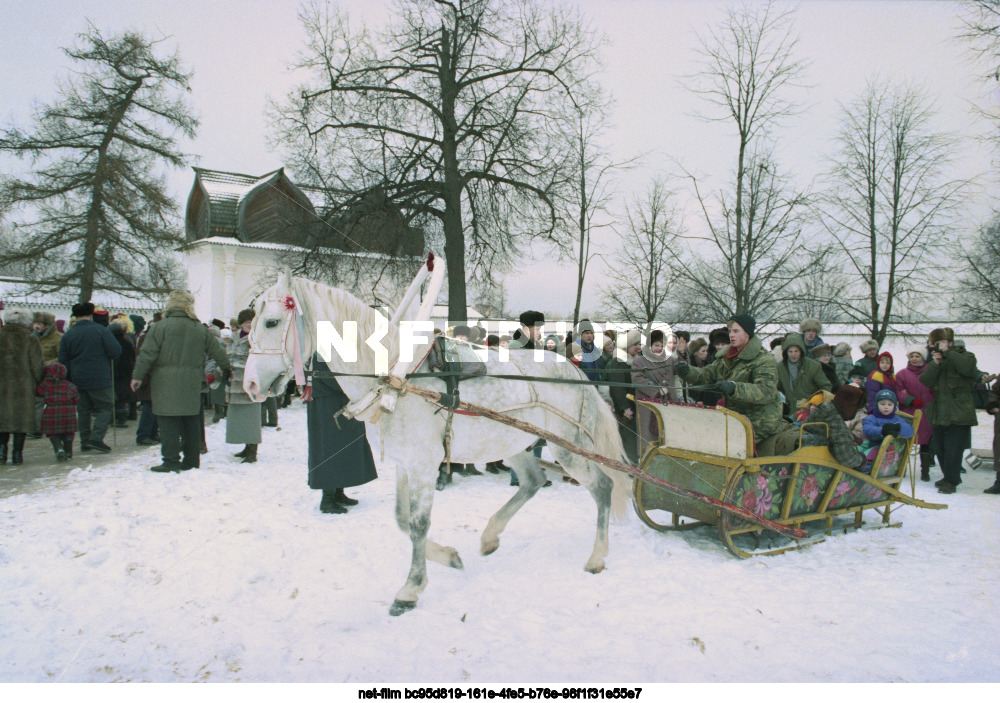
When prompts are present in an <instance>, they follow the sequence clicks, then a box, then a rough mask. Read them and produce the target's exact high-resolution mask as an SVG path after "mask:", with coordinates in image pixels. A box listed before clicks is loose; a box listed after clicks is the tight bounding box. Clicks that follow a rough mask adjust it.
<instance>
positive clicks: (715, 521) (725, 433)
mask: <svg viewBox="0 0 1000 703" xmlns="http://www.w3.org/2000/svg"><path fill="white" fill-rule="evenodd" d="M635 402H636V403H637V404H638V405H640V406H641V407H643V408H644V409H646V410H648V411H650V412H651V413H653V417H655V419H656V423H657V425H658V429H659V432H658V438H657V439H656V440H653V441H651V440H650V434H651V433H650V432H649V431H648V430H647V431H646V432H643V428H641V427H640V437H639V442H640V443H639V446H640V448H642V451H641V457H640V461H639V466H640V469H642V470H644V471H645V472H648V473H649V474H651V475H652V476H655V477H658V478H661V479H663V480H665V481H668V482H670V483H671V484H675V485H679V486H682V487H684V488H687V489H690V490H693V491H696V492H698V493H702V494H704V495H707V496H711V497H715V498H718V499H719V500H721V501H723V502H725V503H728V504H730V505H734V506H739V507H742V508H744V509H746V510H748V511H750V512H752V513H754V514H755V515H757V516H759V517H762V518H766V519H769V520H772V521H774V522H777V523H779V524H781V525H787V526H790V527H796V528H802V529H804V530H806V531H807V532H808V533H809V538H807V539H805V540H800V541H797V542H794V541H792V540H788V539H786V538H784V537H783V536H782V535H780V534H777V533H774V532H772V531H762V530H761V528H760V526H759V525H755V524H752V523H749V522H746V521H744V520H742V519H740V518H739V517H738V516H735V515H733V514H731V513H727V512H724V511H720V510H718V509H717V508H713V507H712V506H710V505H706V504H704V503H702V502H699V501H695V500H691V499H690V498H687V497H684V496H681V495H678V494H677V493H676V492H671V491H667V490H664V489H662V488H660V487H658V486H656V485H653V484H650V483H649V482H646V481H642V480H638V479H637V480H636V481H635V486H634V488H635V509H636V512H637V513H638V515H639V517H640V518H641V519H642V521H643V522H645V523H646V524H647V525H649V526H650V527H653V528H654V529H657V530H682V529H690V528H694V527H698V526H702V525H715V526H716V527H717V528H718V531H719V536H720V538H721V539H722V542H723V544H725V545H726V548H727V549H728V550H729V551H730V552H732V553H733V554H735V555H736V556H738V557H750V556H755V555H760V554H778V553H781V552H784V551H786V550H789V549H796V548H799V547H802V546H804V545H807V544H813V543H816V542H820V541H822V540H823V539H824V538H825V536H826V535H829V534H832V533H833V531H834V530H845V531H846V530H850V529H860V528H862V527H874V526H879V527H884V526H898V524H895V525H892V524H891V523H890V514H891V513H892V511H893V506H897V504H902V505H916V506H919V507H922V508H934V509H940V508H946V507H947V506H946V505H941V504H932V503H926V502H924V501H921V500H917V499H916V498H915V497H913V496H912V495H906V494H905V493H903V492H902V490H901V488H902V483H903V479H904V477H905V475H906V471H907V467H908V465H909V461H910V455H911V451H912V448H913V441H914V440H913V438H911V439H909V440H906V439H902V438H900V437H886V438H885V439H884V440H883V442H882V445H881V447H880V448H879V451H878V454H877V456H876V457H875V459H874V462H873V463H872V465H871V473H870V474H868V473H864V472H861V471H855V470H852V469H850V468H848V467H846V466H843V465H841V464H838V463H837V462H836V461H835V460H834V458H833V456H832V455H831V454H830V450H829V449H828V448H827V447H825V446H823V447H802V448H800V449H797V450H796V451H794V452H793V453H791V454H788V455H785V456H771V457H755V456H754V440H753V428H752V427H751V425H750V422H749V421H748V420H747V419H746V418H745V417H744V416H742V415H740V414H738V413H735V412H732V411H731V410H726V409H724V408H717V409H716V408H712V409H710V408H699V407H691V406H681V405H661V404H658V403H651V402H646V401H643V400H636V401H635ZM900 415H902V413H900ZM904 419H906V420H908V421H910V422H912V423H913V425H914V426H916V425H917V424H919V422H920V411H919V410H918V411H917V413H916V415H915V416H913V417H910V416H904ZM640 424H643V423H640ZM912 488H913V487H912V484H911V492H912ZM865 511H869V514H872V513H875V514H877V515H878V516H879V520H876V521H875V524H872V525H866V523H865V521H864V515H865Z"/></svg>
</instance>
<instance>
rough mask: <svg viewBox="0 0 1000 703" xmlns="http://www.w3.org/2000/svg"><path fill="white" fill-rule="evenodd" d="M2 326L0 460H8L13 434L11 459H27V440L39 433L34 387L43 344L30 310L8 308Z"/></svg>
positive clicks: (18, 461)
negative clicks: (25, 446) (33, 324)
mask: <svg viewBox="0 0 1000 703" xmlns="http://www.w3.org/2000/svg"><path fill="white" fill-rule="evenodd" d="M3 323H4V324H3V327H2V328H0V464H6V463H7V445H8V443H9V442H10V440H11V435H13V439H14V443H13V447H12V449H11V454H10V459H11V463H12V464H13V465H15V466H17V465H19V464H21V463H23V461H24V440H25V438H26V437H27V435H29V434H37V433H38V421H37V418H36V416H35V388H37V387H38V384H39V383H41V381H42V372H43V369H44V364H43V363H42V345H41V343H40V342H39V341H38V337H36V336H34V335H33V334H32V333H31V313H29V312H27V311H25V310H17V309H9V310H5V311H4V314H3Z"/></svg>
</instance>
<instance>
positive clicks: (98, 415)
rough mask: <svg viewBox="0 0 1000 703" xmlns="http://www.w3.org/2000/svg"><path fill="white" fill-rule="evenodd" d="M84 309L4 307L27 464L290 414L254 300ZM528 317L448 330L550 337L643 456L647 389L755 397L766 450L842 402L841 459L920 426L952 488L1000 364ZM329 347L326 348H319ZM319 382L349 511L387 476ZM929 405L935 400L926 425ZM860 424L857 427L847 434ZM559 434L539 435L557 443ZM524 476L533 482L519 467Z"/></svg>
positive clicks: (257, 440) (1, 411)
mask: <svg viewBox="0 0 1000 703" xmlns="http://www.w3.org/2000/svg"><path fill="white" fill-rule="evenodd" d="M72 313H73V315H72V318H71V319H70V321H69V324H68V326H67V325H64V324H63V321H62V320H56V319H55V318H54V316H53V315H51V314H50V313H47V312H35V313H30V312H27V311H24V310H17V309H12V310H6V311H4V312H3V318H2V322H3V324H2V327H0V464H6V463H7V462H8V460H9V461H10V463H11V464H12V465H15V466H17V465H21V464H23V463H24V444H25V440H26V439H27V438H29V437H31V438H40V437H41V436H42V435H44V436H46V437H48V438H49V441H50V442H51V444H52V449H53V452H54V454H55V458H56V461H66V460H68V459H70V458H72V457H73V452H74V437H75V435H77V434H79V445H78V446H79V451H81V452H87V451H96V452H103V453H107V452H111V451H113V450H112V447H110V446H109V445H108V444H107V443H106V442H105V438H106V435H107V432H108V429H109V428H110V427H112V426H114V427H115V428H124V427H128V423H129V421H133V422H135V423H136V425H135V442H136V444H137V445H140V446H149V445H153V444H157V443H158V444H160V448H161V455H162V463H160V464H158V465H156V466H153V467H151V469H150V470H151V471H154V472H160V473H165V472H181V471H187V470H189V469H192V468H198V467H199V465H200V459H199V456H200V454H203V453H205V452H206V451H207V446H206V443H205V423H206V419H205V418H206V411H211V412H212V417H211V419H210V420H209V422H211V423H217V422H221V421H223V420H224V421H225V423H226V431H225V438H226V439H225V441H226V442H227V443H228V444H235V445H243V447H242V449H241V450H240V451H239V452H237V453H235V455H234V456H235V457H237V458H239V459H240V460H241V461H242V462H244V463H254V462H256V461H257V459H258V449H259V447H260V445H261V443H262V439H263V429H262V428H263V427H277V424H278V419H277V413H278V399H276V398H274V397H271V398H268V399H267V400H266V401H264V402H258V401H256V400H255V399H254V398H251V397H250V396H249V395H248V394H247V393H246V392H245V391H244V389H243V371H244V368H245V365H246V361H247V357H248V355H249V351H250V348H249V336H248V335H249V332H250V329H251V327H252V324H253V317H254V311H253V310H250V309H247V310H243V311H241V312H240V313H239V314H238V315H237V317H236V318H234V319H232V320H230V322H229V324H228V325H227V324H226V323H224V322H223V321H222V320H219V319H213V320H212V321H211V322H202V321H200V320H199V319H198V318H197V316H196V315H195V312H194V298H193V296H192V295H191V294H190V293H188V292H186V291H173V292H171V293H170V295H169V296H168V298H167V301H166V304H165V305H164V308H163V311H162V312H160V313H157V314H155V315H154V316H153V319H152V321H150V322H149V323H148V324H147V321H146V320H145V319H144V318H142V317H141V316H138V315H125V314H122V313H119V314H115V315H111V314H110V313H109V312H108V311H107V310H104V309H102V308H99V307H96V306H95V305H94V304H93V303H89V302H88V303H78V304H76V305H74V306H73V309H72ZM520 323H521V325H520V328H519V329H518V330H517V331H516V332H515V333H514V335H513V336H512V337H506V336H499V335H488V334H486V331H485V330H484V329H483V328H482V327H479V326H476V327H469V326H465V325H459V326H457V327H455V328H454V329H452V330H449V332H450V335H449V336H451V337H452V338H453V339H456V340H458V341H459V342H462V343H465V342H468V343H473V344H481V345H484V346H486V347H494V348H495V347H508V348H509V349H512V350H516V349H524V350H532V349H545V350H547V351H550V352H552V353H554V354H558V355H563V356H565V358H566V359H568V361H569V362H570V363H572V364H574V365H575V366H577V367H579V369H580V371H581V373H582V376H583V377H584V378H586V379H588V380H590V381H592V382H594V383H595V385H597V387H598V390H599V392H600V393H601V395H602V397H603V398H604V399H605V401H606V402H607V403H608V404H609V405H610V406H611V408H612V409H613V411H614V413H615V416H616V418H617V419H618V422H619V428H620V432H621V436H622V440H623V443H624V446H625V450H626V453H627V455H628V456H629V458H630V459H631V460H632V461H633V462H637V461H638V459H639V457H640V454H641V453H642V450H643V448H644V447H645V446H647V443H648V442H651V441H652V442H655V441H656V440H657V435H658V431H659V428H658V427H657V423H656V421H655V418H654V417H653V416H652V413H650V412H649V411H648V410H644V407H643V406H639V409H638V411H637V410H636V407H637V406H636V404H635V403H633V402H632V401H631V400H629V398H628V396H629V395H630V394H631V395H633V396H634V397H635V398H637V399H641V400H646V401H652V402H666V403H687V404H694V405H700V406H704V407H716V406H725V407H727V408H729V409H730V410H732V411H735V412H738V413H740V414H742V415H744V416H745V417H746V418H747V419H748V420H749V422H750V424H751V426H752V427H753V431H754V440H755V445H756V451H757V453H758V455H760V456H773V455H782V454H787V453H789V452H790V451H792V450H794V449H795V446H796V443H797V442H798V437H799V433H798V431H797V427H796V423H798V424H802V423H806V422H809V421H815V420H816V418H820V417H826V418H830V417H834V416H835V415H836V416H837V417H839V418H840V423H842V424H843V428H841V427H839V424H840V423H837V424H838V432H837V433H836V434H837V435H838V438H837V439H836V440H835V439H834V438H831V439H830V446H831V451H832V452H834V456H835V457H836V458H837V459H838V460H839V461H841V463H844V464H845V465H848V466H852V467H854V466H857V467H859V468H860V469H863V468H864V467H865V460H866V459H867V460H869V462H870V459H871V456H872V453H873V451H877V449H878V447H879V446H880V445H881V441H882V439H883V438H884V437H885V436H902V437H907V438H908V437H910V436H912V435H913V434H914V433H915V434H916V442H917V444H918V445H919V447H920V450H919V457H920V478H921V480H923V481H930V479H931V470H932V469H933V468H934V466H935V458H936V460H937V463H936V465H937V466H938V467H939V468H940V470H941V473H942V477H941V479H939V480H938V481H937V482H936V485H937V487H938V490H939V491H941V492H942V493H954V492H955V490H956V489H957V487H958V486H959V485H960V484H961V483H962V476H961V474H962V473H963V472H964V468H963V466H962V459H963V455H964V454H965V452H966V451H967V450H969V449H970V447H971V428H972V426H974V425H976V424H977V420H976V407H975V404H974V402H973V392H974V389H975V388H976V387H977V385H980V384H984V383H988V382H990V381H993V380H994V379H995V378H996V376H995V375H992V376H991V375H987V374H985V373H984V372H982V371H980V370H979V369H978V368H977V362H976V357H975V355H974V354H972V353H971V352H970V351H968V350H967V349H965V347H964V345H963V344H962V342H961V340H956V339H955V334H954V331H953V330H952V329H950V328H938V329H934V330H932V331H931V332H930V334H929V335H928V337H927V342H926V344H919V345H915V346H914V347H912V348H911V349H908V350H907V359H906V366H905V367H904V368H901V369H898V370H897V368H896V364H895V360H894V359H893V357H892V355H891V354H890V353H889V352H888V351H880V349H879V344H878V342H876V341H875V340H874V339H869V340H867V341H865V342H864V343H863V344H861V345H860V352H861V356H860V357H859V358H857V359H854V358H852V355H851V352H852V349H851V347H850V345H848V344H847V343H845V342H840V343H837V344H828V343H826V342H825V341H824V340H823V338H822V337H821V336H820V335H821V333H822V324H821V323H820V321H819V320H815V319H805V320H803V321H802V322H801V324H800V325H799V326H798V330H797V331H791V332H788V333H786V334H780V335H777V336H775V337H774V338H772V339H770V340H769V343H768V346H767V348H765V345H764V343H763V340H762V339H761V338H760V336H759V335H758V333H757V323H756V320H755V319H754V318H753V317H752V316H751V315H749V314H746V313H739V314H736V315H734V316H733V318H732V319H731V320H729V322H728V324H727V325H726V326H725V327H720V328H717V329H714V330H712V331H711V332H710V333H709V334H708V335H707V338H704V337H695V338H694V339H692V337H691V335H690V334H689V333H688V332H686V331H683V330H676V331H663V330H658V329H653V330H651V331H649V332H648V334H644V333H643V332H642V331H640V330H639V329H634V330H631V331H628V332H626V333H624V338H623V339H622V340H621V344H619V334H618V333H616V332H615V331H613V330H606V331H604V332H603V333H602V336H601V337H600V338H598V330H597V328H596V327H595V325H593V324H592V323H591V322H590V321H589V320H583V321H581V322H580V323H579V324H578V325H577V327H576V329H575V330H573V331H572V332H570V333H569V334H568V335H566V337H565V338H560V337H558V336H557V335H552V334H549V335H547V336H546V335H543V329H544V325H545V317H544V315H543V314H542V313H539V312H537V311H531V310H529V311H526V312H525V313H523V314H522V315H521V316H520ZM314 363H315V364H316V365H317V366H318V365H319V361H318V360H314ZM289 386H290V387H289V391H288V392H287V393H286V395H285V398H284V401H283V403H282V405H283V406H286V405H287V404H288V403H289V402H290V400H291V397H292V394H293V392H294V384H289ZM313 387H314V389H315V395H314V398H315V402H314V404H312V405H311V406H310V408H309V410H310V412H309V419H308V424H309V431H310V453H309V485H310V487H312V488H316V489H318V490H322V491H323V499H322V500H321V505H320V509H321V510H322V511H323V512H327V513H341V512H346V509H347V507H349V506H350V505H353V504H355V503H356V501H354V500H353V499H351V498H349V497H348V496H346V495H345V494H344V492H343V489H344V488H345V487H349V486H356V485H361V484H362V483H365V482H367V481H370V480H372V479H373V478H374V477H375V471H374V462H373V460H372V458H371V451H370V448H368V446H367V442H363V443H360V444H359V445H358V446H360V445H364V447H365V451H364V452H363V453H362V455H359V456H358V457H355V459H356V461H354V462H353V463H352V464H351V465H352V466H354V468H355V469H357V470H356V471H355V470H354V469H352V471H351V472H349V473H352V475H350V476H345V475H344V472H343V471H332V470H331V464H330V458H331V457H332V456H333V455H334V454H335V453H336V452H338V451H342V450H343V448H344V447H345V446H351V445H354V444H355V441H354V440H356V439H357V438H358V437H359V435H358V432H359V428H358V427H355V426H354V425H353V424H351V421H348V422H347V423H346V427H342V426H341V424H337V423H332V422H330V421H329V419H328V416H329V417H332V414H333V412H335V411H336V410H337V409H339V407H341V406H343V405H344V404H345V403H346V396H344V394H343V392H342V390H341V389H340V387H339V385H337V383H336V380H335V379H332V378H329V379H322V378H320V379H317V380H316V381H315V382H314V386H313ZM320 406H322V408H320ZM917 410H920V411H921V416H922V417H921V419H920V422H919V423H918V424H917V426H916V427H913V426H912V424H911V422H912V418H913V416H914V413H915V411H917ZM900 412H902V413H903V415H900V414H899V413H900ZM986 412H987V413H989V414H991V415H993V416H994V422H995V428H994V447H993V449H994V469H996V470H997V471H998V473H997V481H996V483H994V485H993V486H991V487H990V488H988V489H987V490H986V492H987V493H992V494H998V493H1000V381H998V382H996V383H994V384H993V386H992V389H991V392H990V398H989V402H988V403H987V405H986ZM343 422H344V421H343V420H341V423H343ZM844 428H846V430H845V432H843V433H842V432H840V431H839V430H841V429H844ZM360 432H361V433H362V434H363V433H364V428H363V426H362V427H361V428H360ZM340 433H344V434H340ZM848 436H849V437H853V439H854V441H853V443H850V442H848V440H846V439H844V437H848ZM640 438H641V439H640ZM640 441H641V443H642V446H640ZM542 445H543V443H542V442H539V443H537V444H536V445H535V446H534V447H532V448H531V451H533V452H534V453H535V455H536V456H540V455H541V446H542ZM858 457H860V459H859V458H858ZM337 463H338V464H343V462H337ZM486 470H487V471H489V472H491V473H499V472H500V471H505V470H506V471H509V470H510V469H509V467H507V466H506V465H504V464H503V463H502V462H500V461H495V462H489V463H487V464H486ZM452 473H460V474H464V475H468V476H472V475H478V474H480V473H481V472H479V471H478V469H476V467H475V465H473V464H463V465H448V464H442V466H441V475H440V477H439V481H438V488H439V489H441V488H443V487H444V486H445V485H447V484H448V483H449V482H451V474H452ZM355 474H356V475H355ZM564 478H565V480H572V479H571V478H569V477H568V476H566V477H564ZM511 483H512V485H517V483H518V480H517V476H516V473H514V472H513V471H512V472H511ZM546 485H550V482H548V481H547V482H546Z"/></svg>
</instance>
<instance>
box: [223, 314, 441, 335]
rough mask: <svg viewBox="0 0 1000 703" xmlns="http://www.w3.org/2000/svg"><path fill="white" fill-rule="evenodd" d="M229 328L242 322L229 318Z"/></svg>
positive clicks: (435, 332)
mask: <svg viewBox="0 0 1000 703" xmlns="http://www.w3.org/2000/svg"><path fill="white" fill-rule="evenodd" d="M229 326H230V327H239V326H240V321H239V320H238V319H237V318H235V317H231V318H229ZM434 334H439V332H438V330H434Z"/></svg>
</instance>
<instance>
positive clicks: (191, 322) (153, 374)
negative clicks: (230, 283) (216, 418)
mask: <svg viewBox="0 0 1000 703" xmlns="http://www.w3.org/2000/svg"><path fill="white" fill-rule="evenodd" d="M206 355H208V356H210V357H211V358H212V359H214V360H215V361H216V363H217V364H218V365H219V368H220V369H222V372H223V374H224V375H226V374H228V373H229V372H230V370H231V366H230V363H229V357H228V356H227V355H226V352H225V350H223V348H222V345H221V344H219V342H218V341H216V339H215V338H214V337H213V336H212V335H210V334H209V333H208V328H207V327H205V325H203V324H201V322H199V321H198V317H197V316H196V315H195V314H194V296H193V295H191V294H190V293H188V292H187V291H171V292H170V295H169V297H168V298H167V304H166V305H165V306H164V307H163V320H161V321H160V322H159V323H157V324H155V325H153V326H152V328H151V329H150V331H149V333H148V334H147V335H146V339H145V341H144V342H143V344H142V351H141V352H140V353H139V358H138V360H137V361H136V362H135V367H134V368H133V370H132V384H131V386H132V390H133V391H135V390H138V388H139V386H141V385H142V379H143V378H144V377H145V376H146V374H147V373H149V384H150V391H151V393H152V398H153V414H155V415H156V419H157V421H158V422H159V426H160V450H161V452H162V454H163V463H162V464H160V465H159V466H154V467H152V468H151V469H150V471H156V472H160V473H163V472H167V471H178V472H179V471H187V470H188V469H196V468H198V466H199V463H200V462H199V450H200V449H201V427H200V426H199V418H200V417H201V414H200V410H201V384H202V380H203V378H204V375H205V356H206ZM182 451H183V453H184V457H183V460H182V459H181V452H182Z"/></svg>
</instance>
